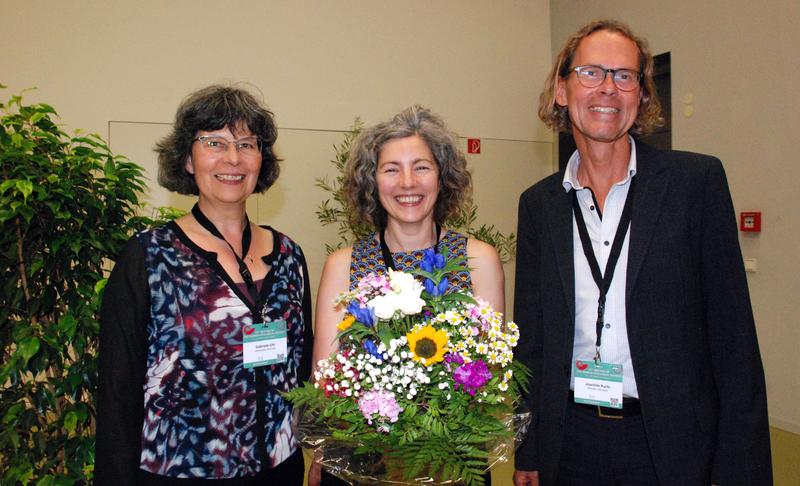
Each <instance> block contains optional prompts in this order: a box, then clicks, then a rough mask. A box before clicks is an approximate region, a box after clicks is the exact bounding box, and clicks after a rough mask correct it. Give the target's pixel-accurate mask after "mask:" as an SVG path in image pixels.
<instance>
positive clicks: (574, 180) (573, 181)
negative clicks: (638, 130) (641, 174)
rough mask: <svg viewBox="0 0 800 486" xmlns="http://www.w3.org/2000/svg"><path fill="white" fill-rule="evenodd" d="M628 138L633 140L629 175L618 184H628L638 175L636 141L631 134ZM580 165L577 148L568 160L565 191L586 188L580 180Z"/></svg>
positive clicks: (563, 182)
mask: <svg viewBox="0 0 800 486" xmlns="http://www.w3.org/2000/svg"><path fill="white" fill-rule="evenodd" d="M628 140H629V141H630V142H631V158H630V160H628V175H627V177H625V178H624V179H622V180H621V181H619V182H617V183H616V185H618V186H622V185H625V184H627V183H628V181H630V180H631V177H633V176H635V175H636V142H635V141H634V140H633V137H631V136H630V135H628ZM580 165H581V154H580V153H578V151H577V150H576V151H575V152H573V153H572V156H571V157H570V158H569V161H568V162H567V169H566V170H565V171H564V179H563V181H562V182H561V185H563V186H564V190H565V191H567V192H569V190H570V189H575V190H576V191H579V190H581V189H584V187H583V186H582V185H581V184H580V182H578V167H579V166H580Z"/></svg>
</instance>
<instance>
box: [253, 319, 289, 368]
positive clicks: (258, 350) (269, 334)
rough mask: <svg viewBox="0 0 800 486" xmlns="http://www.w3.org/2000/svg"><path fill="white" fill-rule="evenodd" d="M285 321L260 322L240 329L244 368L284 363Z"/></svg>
mask: <svg viewBox="0 0 800 486" xmlns="http://www.w3.org/2000/svg"><path fill="white" fill-rule="evenodd" d="M286 336H287V332H286V321H272V322H262V323H259V324H251V325H247V326H245V327H244V328H243V329H242V352H243V354H244V367H245V368H255V367H257V366H264V365H271V364H276V363H284V362H286V350H287V337H286Z"/></svg>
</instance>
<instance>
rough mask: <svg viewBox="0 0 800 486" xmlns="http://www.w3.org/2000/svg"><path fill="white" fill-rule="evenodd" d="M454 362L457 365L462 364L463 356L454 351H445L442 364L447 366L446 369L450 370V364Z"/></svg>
mask: <svg viewBox="0 0 800 486" xmlns="http://www.w3.org/2000/svg"><path fill="white" fill-rule="evenodd" d="M453 363H455V364H457V365H462V364H464V358H462V357H461V355H460V354H456V353H447V354H445V355H444V366H445V367H446V368H447V371H450V370H451V369H452V368H451V365H452V364H453Z"/></svg>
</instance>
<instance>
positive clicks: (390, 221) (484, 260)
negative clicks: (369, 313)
mask: <svg viewBox="0 0 800 486" xmlns="http://www.w3.org/2000/svg"><path fill="white" fill-rule="evenodd" d="M457 143H458V142H457V138H456V136H455V135H454V134H452V133H451V132H449V131H448V130H447V128H446V127H445V125H444V122H443V121H442V120H441V119H440V118H439V117H438V116H436V115H434V114H433V113H431V111H430V110H428V109H426V108H422V107H420V106H411V107H409V108H406V109H405V110H403V111H401V112H400V113H398V114H397V115H395V116H394V117H393V118H392V119H391V120H389V121H386V122H383V123H379V124H377V125H375V126H373V127H370V128H367V129H365V130H363V131H362V132H361V133H360V134H359V136H358V137H357V138H356V140H355V141H354V142H353V145H352V147H351V150H350V156H349V158H348V160H347V165H346V167H345V182H344V187H345V191H346V194H347V198H348V200H349V203H350V204H349V206H350V209H351V213H350V214H349V217H350V218H351V221H352V222H354V223H361V224H363V223H364V222H366V223H369V224H371V225H372V226H374V227H375V228H376V231H375V233H373V234H371V235H369V236H367V237H366V238H363V239H361V240H359V241H357V242H356V243H355V244H354V245H353V246H351V247H347V248H342V249H340V250H338V251H336V252H334V253H332V254H331V255H330V256H329V257H328V259H327V261H326V262H325V267H324V268H323V270H322V278H321V280H320V286H319V291H318V292H317V316H316V323H315V334H314V355H313V362H314V363H316V362H317V361H319V360H321V359H324V358H327V357H328V356H330V355H331V353H332V352H333V351H335V350H336V349H337V348H338V342H337V341H336V334H337V328H336V325H337V323H339V322H340V321H341V320H342V318H343V314H342V313H341V312H339V311H337V310H336V309H335V308H334V306H333V301H334V298H335V297H336V296H337V295H339V294H340V293H342V292H346V291H348V290H349V289H350V290H352V289H353V288H355V286H356V285H357V283H358V281H359V279H361V278H362V277H364V276H366V275H367V274H368V273H377V274H384V273H386V272H387V271H388V269H394V270H407V269H412V268H417V267H419V265H420V263H421V261H422V259H423V252H424V251H425V250H430V249H433V251H434V252H437V253H442V254H444V253H446V254H447V255H448V256H450V257H452V258H458V257H467V258H469V260H468V265H469V266H470V270H468V271H463V272H457V273H455V274H452V275H450V276H448V279H449V284H450V287H449V288H450V289H451V290H458V291H469V292H473V293H474V294H475V295H476V296H479V297H481V298H483V299H485V300H486V301H488V302H489V303H490V304H491V305H492V307H494V309H495V310H497V311H499V312H503V311H504V304H505V301H504V276H503V267H502V265H501V264H500V258H499V257H498V255H497V251H495V249H494V248H493V247H492V246H490V245H488V244H486V243H484V242H482V241H478V240H475V239H473V238H467V237H466V236H464V235H462V234H459V233H457V232H455V231H452V230H448V229H446V228H443V227H442V225H443V223H444V222H445V220H447V218H448V217H450V216H452V215H455V214H458V213H459V212H460V211H463V210H464V208H465V206H466V205H467V204H468V203H469V201H470V198H471V193H472V178H471V176H470V173H469V172H468V171H467V167H466V165H467V162H466V159H465V157H464V154H463V153H462V152H461V151H460V150H459V149H458V145H457ZM487 477H488V474H487ZM320 481H321V483H322V484H326V485H327V484H342V483H340V482H338V480H337V479H336V478H335V477H333V476H331V475H329V474H327V473H324V474H321V467H320V466H319V464H318V463H316V462H315V463H314V464H313V465H312V467H311V470H310V471H309V485H310V486H315V485H318V484H320Z"/></svg>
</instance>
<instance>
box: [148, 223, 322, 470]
mask: <svg viewBox="0 0 800 486" xmlns="http://www.w3.org/2000/svg"><path fill="white" fill-rule="evenodd" d="M273 235H274V236H275V238H274V242H275V243H274V244H275V250H274V251H273V252H272V254H271V255H270V256H269V257H265V263H267V264H268V265H270V267H271V269H270V271H269V273H268V275H267V277H266V278H265V279H264V283H263V285H262V288H261V299H260V300H261V302H263V306H262V307H261V308H260V309H257V310H256V309H254V308H253V306H252V304H250V303H249V301H248V299H246V298H244V295H243V294H242V291H241V290H240V289H239V288H237V286H236V285H235V284H234V283H233V282H232V281H231V280H230V277H228V276H227V275H226V274H225V273H224V272H223V271H221V266H220V265H219V264H217V262H216V261H215V258H214V254H213V253H208V252H205V251H203V250H202V249H200V248H198V247H196V246H195V245H194V244H193V243H192V242H191V241H190V240H189V239H188V238H187V237H186V235H185V234H183V232H182V231H181V230H180V228H179V227H178V226H177V225H176V224H174V223H171V224H168V225H166V226H163V227H161V228H157V229H153V230H149V231H145V232H143V233H141V234H139V235H138V240H139V243H140V244H141V245H142V247H143V248H144V250H145V267H146V269H147V276H148V286H149V290H150V299H151V310H150V312H151V316H150V321H149V323H148V325H147V343H148V348H147V366H146V378H145V385H144V424H143V427H142V443H141V446H142V449H141V463H140V467H141V468H142V469H143V470H145V471H149V472H151V473H154V474H160V475H164V476H171V477H176V478H230V477H234V476H251V475H254V474H256V473H257V472H258V471H260V470H261V469H262V468H265V467H270V468H271V467H274V466H276V465H277V464H279V463H280V462H282V461H283V460H284V459H285V458H287V457H289V455H291V454H292V453H293V452H294V451H295V450H296V449H297V447H298V443H297V441H296V439H295V438H294V436H293V435H292V431H291V427H290V425H291V423H290V421H291V406H290V404H289V403H288V402H286V401H285V400H284V399H283V398H282V397H281V395H280V394H279V392H284V391H288V390H289V389H290V388H293V387H295V386H298V385H299V377H298V370H299V367H300V363H301V359H302V356H301V355H302V350H303V347H304V346H303V344H304V342H303V341H304V337H303V330H304V325H311V323H304V322H303V321H304V317H303V316H304V314H303V302H304V298H305V299H307V298H308V296H304V292H305V288H306V285H305V282H304V262H305V259H304V257H303V255H302V251H301V250H300V248H299V247H298V246H297V245H296V244H295V243H294V242H293V241H292V240H291V239H289V238H288V237H286V236H285V235H283V234H281V233H278V232H277V231H274V230H273ZM270 259H271V260H270ZM254 311H256V312H257V313H260V314H261V316H262V318H263V320H264V321H265V322H269V321H275V320H285V321H286V324H287V329H288V351H289V353H288V356H287V360H286V362H285V363H283V364H277V365H271V366H262V367H259V368H245V367H244V365H243V356H242V328H243V327H244V326H246V325H248V324H252V323H253V322H254ZM256 315H257V314H256ZM259 375H260V376H259Z"/></svg>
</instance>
